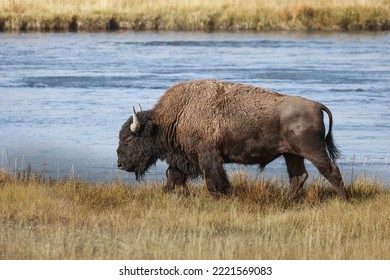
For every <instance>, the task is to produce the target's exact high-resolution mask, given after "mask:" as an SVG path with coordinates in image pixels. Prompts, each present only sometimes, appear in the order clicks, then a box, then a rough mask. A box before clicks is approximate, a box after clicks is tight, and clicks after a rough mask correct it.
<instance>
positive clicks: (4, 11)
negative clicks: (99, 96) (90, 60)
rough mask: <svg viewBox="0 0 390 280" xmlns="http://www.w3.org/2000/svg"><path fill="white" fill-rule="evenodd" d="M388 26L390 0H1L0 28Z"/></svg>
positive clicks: (347, 28)
mask: <svg viewBox="0 0 390 280" xmlns="http://www.w3.org/2000/svg"><path fill="white" fill-rule="evenodd" d="M389 29H390V0H295V1H290V0H276V1H268V0H214V1H206V0H192V1H181V0H157V1H154V0H85V1H80V0H67V1H64V0H3V1H0V31H98V30H190V31H265V30H309V31H311V30H351V31H360V30H389Z"/></svg>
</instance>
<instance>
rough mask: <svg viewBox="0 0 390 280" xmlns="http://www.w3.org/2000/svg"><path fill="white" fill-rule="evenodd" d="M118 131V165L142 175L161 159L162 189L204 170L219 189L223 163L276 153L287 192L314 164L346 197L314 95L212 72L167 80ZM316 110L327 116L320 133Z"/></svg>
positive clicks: (263, 161) (262, 162) (224, 186)
mask: <svg viewBox="0 0 390 280" xmlns="http://www.w3.org/2000/svg"><path fill="white" fill-rule="evenodd" d="M133 110H134V111H133V115H132V116H131V117H130V118H129V119H128V120H127V121H126V122H125V123H124V125H123V126H122V128H121V131H120V135H119V138H120V139H119V147H118V150H117V153H118V167H119V168H120V169H122V170H126V171H128V172H135V175H136V177H137V179H139V178H140V177H142V176H143V175H144V174H145V172H146V171H147V170H148V168H149V167H150V166H152V165H153V164H155V163H156V161H157V160H158V159H160V160H165V161H166V162H167V163H168V165H169V167H168V169H167V172H166V174H167V182H166V185H165V187H164V190H165V191H172V190H174V188H175V186H177V185H185V184H186V181H187V179H189V178H194V177H197V176H204V178H205V181H206V185H207V188H208V190H209V191H210V192H211V193H217V194H227V193H229V191H230V184H229V181H228V178H227V175H226V172H225V169H224V166H223V164H224V163H240V164H258V165H259V166H260V168H261V169H263V168H264V167H265V166H266V165H267V164H268V163H270V162H271V161H273V160H274V159H276V158H277V157H279V156H281V155H282V156H283V157H284V159H285V160H286V164H287V171H288V174H289V178H290V187H289V189H288V192H287V194H286V197H287V198H288V199H291V198H294V197H296V195H297V193H298V191H299V189H300V188H301V187H302V186H303V184H304V182H305V181H306V179H307V177H308V174H307V171H306V169H305V165H304V159H305V158H306V159H307V160H309V161H310V162H312V163H313V164H314V166H315V167H316V168H317V169H318V170H319V172H320V173H321V174H322V175H323V176H324V177H325V178H326V179H328V180H329V182H330V183H331V184H332V185H333V187H334V188H335V189H336V192H337V194H338V196H339V197H340V199H342V200H346V198H347V197H346V192H345V188H344V183H343V180H342V177H341V174H340V171H339V168H338V167H337V165H336V164H335V159H336V158H337V157H338V155H339V150H338V149H337V148H336V146H335V144H334V142H333V137H332V124H333V120H332V114H331V112H330V111H329V109H328V108H327V107H325V106H324V105H322V104H321V103H318V102H315V101H312V100H308V99H305V98H302V97H297V96H289V95H284V94H280V93H276V92H272V91H270V90H266V89H264V88H260V87H255V86H250V85H243V84H237V83H231V82H225V81H217V80H196V81H188V82H183V83H179V84H176V85H174V86H172V87H171V88H169V89H168V90H167V91H166V92H165V94H164V95H163V96H162V97H161V98H160V100H159V101H158V102H157V104H156V106H155V107H154V108H153V109H151V110H147V111H139V112H136V111H135V109H134V107H133ZM323 111H324V112H326V113H327V115H328V117H329V131H328V133H327V134H326V136H325V125H324V120H323Z"/></svg>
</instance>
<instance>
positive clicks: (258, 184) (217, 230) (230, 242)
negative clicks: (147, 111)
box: [0, 172, 390, 259]
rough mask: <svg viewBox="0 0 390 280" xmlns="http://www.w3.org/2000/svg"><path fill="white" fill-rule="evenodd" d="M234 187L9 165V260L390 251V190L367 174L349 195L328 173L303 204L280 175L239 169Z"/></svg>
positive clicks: (5, 240) (0, 235)
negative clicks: (18, 170)
mask: <svg viewBox="0 0 390 280" xmlns="http://www.w3.org/2000/svg"><path fill="white" fill-rule="evenodd" d="M232 184H233V186H234V194H233V195H232V197H229V198H214V197H211V196H210V195H209V194H208V193H207V191H205V189H204V187H202V185H201V183H198V184H193V185H191V186H190V192H191V194H190V195H189V196H185V195H183V194H181V193H180V190H179V192H178V193H176V194H170V195H165V194H163V193H162V190H161V183H154V184H150V185H136V186H132V187H129V186H125V185H124V184H123V183H120V182H118V183H112V184H106V185H104V184H87V183H83V182H80V181H77V180H74V179H68V180H64V181H56V182H41V181H40V180H39V177H38V176H35V177H34V176H28V177H24V178H14V177H12V176H10V175H9V174H8V173H5V172H1V173H0V259H389V258H390V227H389V226H388V225H389V224H390V193H389V191H388V190H384V189H383V187H382V186H381V184H379V183H375V182H367V181H363V180H361V181H359V182H357V183H355V184H354V186H353V187H349V188H348V193H349V194H350V195H351V197H352V199H351V201H350V202H348V203H342V202H340V201H339V200H338V199H337V198H336V195H335V194H334V192H333V190H332V189H331V188H329V187H327V186H324V185H323V183H322V182H321V181H318V182H315V183H312V184H311V185H310V186H308V187H307V188H306V189H305V191H304V193H303V194H302V196H301V198H300V199H299V200H298V201H295V202H284V201H283V200H282V195H283V193H284V192H285V188H284V187H283V186H281V185H280V184H279V183H276V182H272V181H259V180H257V181H256V180H252V179H248V178H246V177H245V176H243V175H242V174H241V175H235V176H233V177H232Z"/></svg>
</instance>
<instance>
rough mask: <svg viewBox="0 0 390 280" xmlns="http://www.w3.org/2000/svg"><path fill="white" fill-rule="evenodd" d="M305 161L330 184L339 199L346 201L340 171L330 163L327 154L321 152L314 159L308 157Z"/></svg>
mask: <svg viewBox="0 0 390 280" xmlns="http://www.w3.org/2000/svg"><path fill="white" fill-rule="evenodd" d="M307 159H308V160H310V161H311V162H312V163H313V164H314V166H315V167H316V168H317V169H318V171H319V172H320V173H321V174H322V175H323V176H324V177H325V178H326V179H327V180H328V181H329V182H330V183H331V184H332V186H333V187H334V188H335V189H336V192H337V195H338V196H339V197H340V199H341V200H343V201H346V200H347V194H346V192H345V187H344V182H343V178H342V177H341V174H340V170H339V168H338V166H337V165H336V164H334V163H333V162H332V160H331V159H330V158H329V156H328V154H327V153H326V152H325V151H323V152H322V153H320V154H316V156H314V157H313V156H311V157H308V158H307Z"/></svg>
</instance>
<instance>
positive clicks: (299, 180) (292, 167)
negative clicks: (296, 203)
mask: <svg viewBox="0 0 390 280" xmlns="http://www.w3.org/2000/svg"><path fill="white" fill-rule="evenodd" d="M283 156H284V159H285V160H286V165H287V171H288V175H289V177H290V187H289V189H288V191H287V193H286V195H285V198H286V199H294V198H295V197H296V196H297V194H298V191H299V190H300V189H301V188H302V186H303V184H304V183H305V181H306V179H307V177H308V174H307V171H306V168H305V164H304V158H303V157H301V156H297V155H294V154H283Z"/></svg>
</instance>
